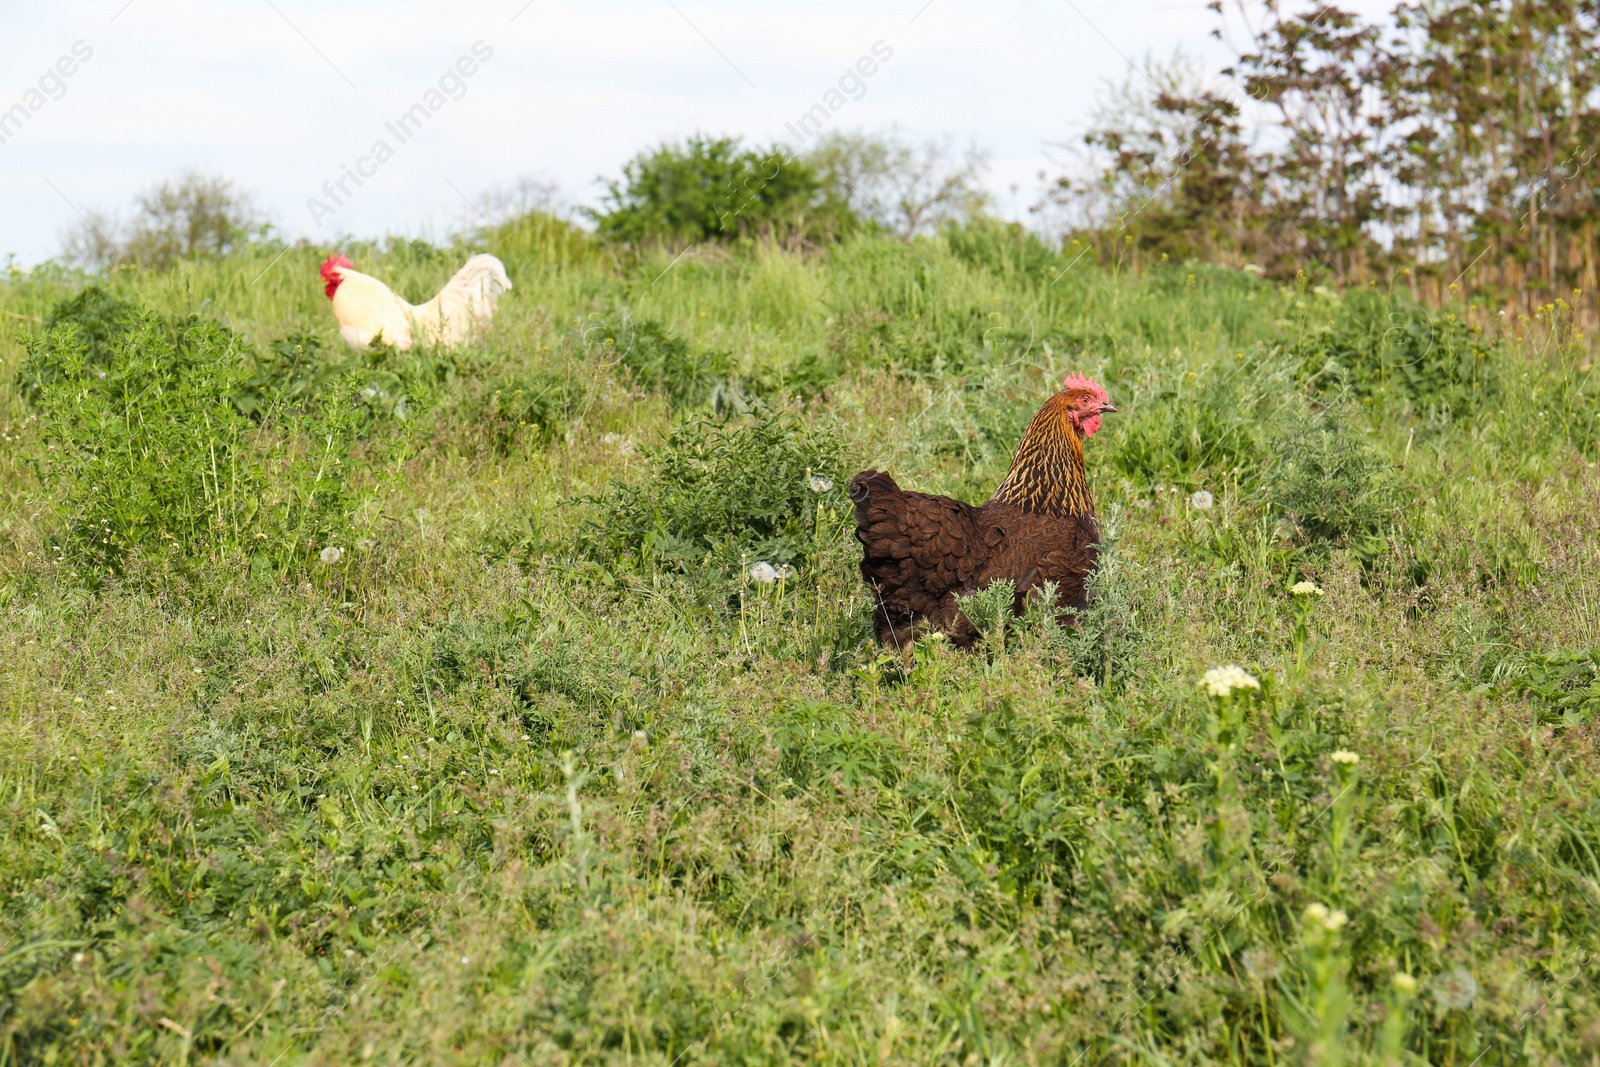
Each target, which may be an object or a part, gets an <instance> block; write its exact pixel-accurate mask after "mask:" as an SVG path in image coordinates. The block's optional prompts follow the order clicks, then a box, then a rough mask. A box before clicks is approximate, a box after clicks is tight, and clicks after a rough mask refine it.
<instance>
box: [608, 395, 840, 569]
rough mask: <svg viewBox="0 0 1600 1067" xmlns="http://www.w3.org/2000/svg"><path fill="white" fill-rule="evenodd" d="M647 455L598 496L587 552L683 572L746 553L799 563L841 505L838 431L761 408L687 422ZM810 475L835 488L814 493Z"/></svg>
mask: <svg viewBox="0 0 1600 1067" xmlns="http://www.w3.org/2000/svg"><path fill="white" fill-rule="evenodd" d="M646 457H647V463H646V471H647V473H646V475H645V479H644V481H642V482H640V483H639V484H636V485H623V484H619V483H613V484H612V486H611V488H610V489H609V490H608V491H607V492H606V493H605V494H603V495H602V496H601V497H600V498H599V499H598V500H597V501H596V503H597V504H598V505H599V507H600V510H601V517H600V519H599V520H598V521H596V522H594V523H592V524H591V527H590V529H589V532H588V533H587V534H586V535H585V538H584V542H585V547H586V549H587V551H588V552H589V553H590V554H591V555H593V556H595V557H597V558H600V559H605V560H616V559H620V558H624V557H632V558H635V559H638V560H640V561H647V562H651V563H656V564H663V565H668V566H675V567H679V568H684V569H687V568H690V567H701V566H714V567H723V568H732V567H734V566H737V565H738V564H739V562H740V560H741V559H742V558H749V559H751V560H765V561H767V562H770V563H774V564H779V563H789V564H795V565H801V564H805V563H807V562H809V561H810V560H811V558H812V556H813V553H814V552H815V549H816V545H817V540H818V532H819V531H818V530H817V522H818V516H819V513H820V512H821V511H822V510H823V509H825V508H827V507H835V508H837V507H840V506H842V505H843V502H844V497H843V489H842V485H841V475H842V472H843V469H844V448H843V445H842V444H841V443H840V441H839V439H838V437H837V436H835V435H834V434H833V433H832V432H831V431H830V430H828V429H826V428H821V427H808V426H806V425H805V424H804V423H802V422H801V421H800V420H799V419H798V418H796V417H795V416H794V415H793V414H791V413H789V412H785V411H778V410H773V409H770V408H767V407H765V406H761V405H758V406H756V407H755V409H754V410H753V411H752V413H751V414H750V415H749V416H746V417H741V418H736V419H728V420H718V419H713V418H709V417H701V418H695V419H691V420H689V421H687V422H685V423H683V424H682V425H680V426H679V427H678V428H677V429H676V430H674V431H673V433H672V436H671V437H669V438H668V439H667V441H666V443H665V444H664V445H662V446H661V447H660V448H658V449H654V450H651V451H649V452H648V453H647V454H646ZM813 478H821V479H825V480H826V481H827V482H829V483H831V484H830V485H829V486H828V488H827V489H826V491H825V492H822V493H817V492H815V491H814V489H813V483H812V479H813ZM815 484H816V486H817V487H821V486H822V485H823V482H816V483H815Z"/></svg>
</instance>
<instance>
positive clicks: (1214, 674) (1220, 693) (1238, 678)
mask: <svg viewBox="0 0 1600 1067" xmlns="http://www.w3.org/2000/svg"><path fill="white" fill-rule="evenodd" d="M1200 688H1202V689H1204V690H1205V691H1206V692H1207V693H1210V694H1211V695H1212V696H1214V697H1226V696H1231V695H1232V694H1233V693H1235V692H1237V691H1238V690H1241V689H1256V690H1259V689H1260V688H1261V683H1260V682H1258V681H1256V680H1255V678H1253V677H1251V675H1250V673H1249V672H1248V671H1246V670H1245V669H1244V668H1243V667H1240V666H1236V665H1235V664H1232V663H1230V664H1228V665H1227V666H1226V667H1212V668H1211V669H1210V670H1209V671H1206V673H1205V674H1203V675H1201V676H1200Z"/></svg>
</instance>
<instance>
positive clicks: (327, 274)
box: [322, 252, 356, 282]
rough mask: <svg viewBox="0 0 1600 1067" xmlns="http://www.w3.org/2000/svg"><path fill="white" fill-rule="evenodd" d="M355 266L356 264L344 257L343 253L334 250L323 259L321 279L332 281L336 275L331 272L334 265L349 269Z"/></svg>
mask: <svg viewBox="0 0 1600 1067" xmlns="http://www.w3.org/2000/svg"><path fill="white" fill-rule="evenodd" d="M355 266H356V265H355V264H354V263H352V262H350V261H349V260H348V259H346V258H345V257H344V254H343V253H341V252H335V253H334V254H333V255H331V256H329V257H328V258H327V259H326V260H324V261H323V264H322V280H323V281H325V282H331V281H333V280H334V279H335V278H336V277H337V275H335V274H334V273H333V268H335V267H349V268H350V269H351V270H354V269H355Z"/></svg>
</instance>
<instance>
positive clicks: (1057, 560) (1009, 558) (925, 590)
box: [850, 392, 1115, 647]
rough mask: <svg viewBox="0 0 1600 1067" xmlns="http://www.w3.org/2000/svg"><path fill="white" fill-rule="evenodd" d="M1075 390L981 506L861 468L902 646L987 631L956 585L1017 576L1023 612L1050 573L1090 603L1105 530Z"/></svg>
mask: <svg viewBox="0 0 1600 1067" xmlns="http://www.w3.org/2000/svg"><path fill="white" fill-rule="evenodd" d="M1067 395H1068V394H1066V393H1061V394H1057V396H1056V397H1053V398H1052V399H1051V401H1050V402H1049V403H1047V404H1046V405H1045V406H1044V407H1043V408H1042V409H1040V411H1039V413H1038V414H1037V415H1035V416H1034V418H1033V421H1032V422H1031V423H1030V424H1029V426H1028V431H1027V433H1025V434H1024V436H1023V440H1022V443H1021V444H1020V445H1019V446H1018V448H1017V454H1016V456H1015V457H1014V458H1013V460H1012V464H1011V470H1010V472H1009V473H1008V474H1007V475H1006V478H1005V480H1004V481H1003V482H1001V483H1000V486H999V488H998V489H996V490H995V493H994V496H992V497H991V498H990V499H989V501H988V503H986V504H984V505H983V506H982V507H973V506H972V505H970V504H965V503H962V502H961V501H959V500H953V499H951V498H950V497H945V496H932V495H930V494H927V493H917V492H911V491H908V490H904V489H901V488H900V487H899V486H898V485H896V484H895V481H894V479H893V478H891V477H890V476H889V475H888V474H886V473H884V472H882V471H876V470H865V471H862V472H861V473H860V474H858V475H856V476H855V477H854V478H853V479H851V481H850V499H851V501H853V502H854V504H855V512H856V538H857V540H859V541H860V542H861V545H862V549H863V551H862V558H861V577H862V578H863V579H865V581H866V583H867V586H868V588H869V589H871V590H872V592H873V596H874V600H875V601H876V604H875V607H874V610H873V629H874V630H875V631H876V633H877V636H878V640H879V641H880V642H882V643H883V644H886V645H891V644H892V645H897V646H904V645H906V644H908V643H910V642H912V641H914V640H916V638H917V637H918V636H919V635H920V634H921V633H923V632H926V631H928V630H941V631H943V632H944V633H946V634H948V635H949V636H950V638H951V640H952V641H953V642H954V643H955V644H957V645H959V646H961V647H967V646H969V645H971V644H972V643H973V642H974V641H975V640H977V637H978V632H977V630H976V629H975V628H974V627H973V625H972V623H971V622H970V621H969V620H968V619H967V618H966V616H965V615H963V614H962V613H961V610H960V607H959V606H958V605H957V603H956V597H957V595H961V596H965V595H968V594H970V593H974V592H977V591H978V590H979V589H982V588H983V587H984V586H986V585H988V584H989V583H990V582H992V581H995V580H996V579H1001V578H1009V579H1010V580H1011V581H1012V582H1014V583H1015V584H1016V587H1017V599H1016V602H1015V604H1014V605H1013V608H1014V610H1015V611H1017V612H1018V613H1019V614H1020V613H1021V612H1022V610H1023V609H1024V606H1025V600H1026V597H1027V594H1028V592H1029V591H1030V590H1032V589H1035V588H1037V587H1038V586H1040V585H1043V584H1044V583H1045V582H1054V583H1055V584H1056V587H1057V595H1058V597H1059V600H1058V602H1059V603H1060V604H1061V605H1062V606H1064V607H1074V608H1083V607H1086V606H1087V604H1088V600H1087V596H1086V593H1087V590H1086V587H1085V582H1086V579H1087V577H1088V574H1089V572H1090V570H1091V569H1092V568H1093V566H1094V561H1095V552H1096V550H1097V547H1098V545H1099V541H1100V531H1099V527H1098V526H1097V524H1096V523H1095V518H1094V504H1093V502H1092V501H1091V500H1090V499H1089V492H1088V484H1087V480H1086V478H1085V474H1084V466H1083V433H1082V430H1081V429H1080V428H1079V424H1078V422H1077V421H1076V420H1073V419H1070V418H1067V417H1066V416H1067V415H1070V413H1071V408H1070V406H1069V405H1067V404H1064V403H1062V398H1063V397H1064V396H1067ZM1100 395H1101V396H1102V397H1103V396H1104V394H1103V392H1102V393H1101V394H1100ZM1105 410H1108V411H1114V410H1115V408H1112V407H1110V406H1109V404H1107V406H1106V407H1105ZM1080 414H1081V413H1080ZM1095 426H1098V421H1096V423H1095ZM1091 432H1092V430H1091Z"/></svg>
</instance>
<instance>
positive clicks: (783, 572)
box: [778, 563, 794, 582]
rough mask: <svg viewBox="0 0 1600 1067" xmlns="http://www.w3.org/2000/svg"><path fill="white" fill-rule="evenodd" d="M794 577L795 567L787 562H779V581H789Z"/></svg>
mask: <svg viewBox="0 0 1600 1067" xmlns="http://www.w3.org/2000/svg"><path fill="white" fill-rule="evenodd" d="M793 577H794V568H793V567H791V566H789V565H788V564H787V563H780V564H778V581H780V582H787V581H788V580H789V579H790V578H793Z"/></svg>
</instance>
